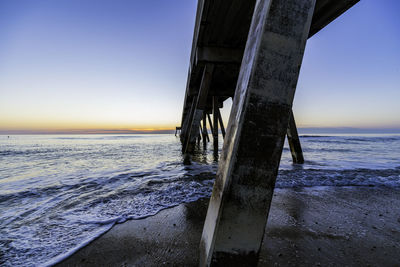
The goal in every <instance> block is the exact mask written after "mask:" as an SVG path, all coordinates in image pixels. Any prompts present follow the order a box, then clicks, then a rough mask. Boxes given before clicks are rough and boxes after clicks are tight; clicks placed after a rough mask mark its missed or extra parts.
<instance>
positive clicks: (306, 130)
mask: <svg viewBox="0 0 400 267" xmlns="http://www.w3.org/2000/svg"><path fill="white" fill-rule="evenodd" d="M298 132H299V134H300V135H302V134H400V127H399V128H353V127H299V128H298ZM174 133H175V130H174V129H169V130H103V129H90V130H51V131H49V130H0V135H36V134H38V135H40V134H174Z"/></svg>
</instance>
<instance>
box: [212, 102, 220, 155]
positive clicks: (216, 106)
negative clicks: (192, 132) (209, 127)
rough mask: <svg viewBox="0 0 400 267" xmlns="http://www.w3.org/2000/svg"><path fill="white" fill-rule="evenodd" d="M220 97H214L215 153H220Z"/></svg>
mask: <svg viewBox="0 0 400 267" xmlns="http://www.w3.org/2000/svg"><path fill="white" fill-rule="evenodd" d="M218 109H219V108H218V97H217V96H214V97H213V126H214V127H213V144H214V154H215V155H218V111H219V110H218Z"/></svg>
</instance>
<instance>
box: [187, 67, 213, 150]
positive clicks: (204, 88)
mask: <svg viewBox="0 0 400 267" xmlns="http://www.w3.org/2000/svg"><path fill="white" fill-rule="evenodd" d="M213 71H214V65H213V64H206V65H205V67H204V71H203V76H202V79H201V83H200V89H199V95H198V96H197V103H196V104H195V107H194V112H193V115H192V119H191V120H190V121H189V124H188V131H187V136H186V140H185V142H184V144H183V148H182V151H183V152H184V153H186V152H188V151H191V150H192V146H193V144H195V143H196V138H197V136H198V135H199V134H200V133H199V126H200V122H201V119H202V118H203V113H204V110H205V107H206V103H207V96H208V90H209V88H210V83H211V78H212V74H213Z"/></svg>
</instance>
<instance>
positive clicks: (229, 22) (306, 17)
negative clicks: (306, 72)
mask: <svg viewBox="0 0 400 267" xmlns="http://www.w3.org/2000/svg"><path fill="white" fill-rule="evenodd" d="M357 2H358V0H339V1H338V0H257V1H255V0H219V1H213V0H199V2H198V7H197V15H196V23H195V29H194V37H193V45H192V52H191V57H190V67H189V73H188V79H187V86H186V94H185V101H184V106H183V112H182V121H181V128H180V130H181V133H180V138H181V141H182V151H183V153H185V154H187V153H190V152H191V151H192V150H193V148H194V144H195V142H196V140H197V139H198V138H199V137H200V136H202V138H203V142H204V144H205V143H206V142H207V140H208V139H207V138H208V130H207V119H208V121H209V127H210V128H211V132H212V136H213V141H214V151H218V133H219V130H221V132H222V134H223V136H224V137H225V128H224V126H223V123H222V118H221V115H220V112H219V109H220V108H222V106H223V102H224V101H225V100H226V99H228V98H232V99H233V106H232V111H231V115H230V119H229V122H228V126H227V131H226V137H225V138H224V145H223V149H222V153H221V157H220V161H219V167H218V172H217V177H216V181H215V184H214V189H213V193H212V197H211V200H210V204H209V208H208V213H207V218H206V222H205V226H204V230H203V236H202V241H201V245H200V254H201V256H200V264H201V265H202V266H210V265H212V266H232V264H233V265H234V266H237V265H244V266H249V265H252V263H253V265H255V264H256V263H257V259H258V254H259V248H260V245H261V242H262V237H263V236H264V229H265V224H266V221H267V218H268V210H269V207H270V203H271V197H272V194H273V190H274V185H275V179H276V175H277V171H278V167H279V161H280V157H281V153H282V148H283V143H284V140H285V137H286V136H287V137H288V141H289V145H290V148H291V151H292V157H293V161H294V162H295V163H302V162H303V161H304V159H303V155H302V152H301V146H300V141H299V138H298V134H297V129H296V124H295V120H294V115H293V112H292V103H293V98H294V93H295V89H296V84H297V80H298V75H299V71H300V67H301V62H302V58H303V54H304V49H305V45H306V42H307V39H308V38H310V37H312V36H313V35H314V34H316V33H317V32H318V31H320V30H321V29H322V28H324V27H325V26H326V25H328V24H329V23H330V22H331V21H333V20H334V19H336V18H337V17H338V16H340V15H341V14H342V13H344V12H345V11H346V10H348V9H349V8H351V7H352V6H353V5H354V4H356V3H357ZM210 114H212V118H213V120H211V116H210Z"/></svg>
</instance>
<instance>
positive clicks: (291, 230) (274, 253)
mask: <svg viewBox="0 0 400 267" xmlns="http://www.w3.org/2000/svg"><path fill="white" fill-rule="evenodd" d="M207 204H208V200H207V199H201V200H198V201H196V202H192V203H187V204H181V205H179V206H176V207H174V208H170V209H166V210H163V211H161V212H159V213H158V214H157V215H155V216H151V217H148V218H146V219H142V220H131V221H127V222H125V223H123V224H119V225H116V226H114V227H113V228H112V229H111V230H110V231H109V232H107V233H106V234H104V235H103V236H101V237H100V238H98V239H96V240H95V241H94V242H92V243H91V244H89V245H88V246H86V247H84V248H83V249H81V250H79V251H78V252H77V253H75V254H74V255H72V256H71V257H70V258H68V259H66V260H64V261H63V262H61V263H59V264H58V265H57V266H160V265H167V266H197V261H198V246H199V242H200V238H201V232H202V227H203V221H204V218H205V214H206V209H207ZM399 207H400V189H398V188H388V187H314V188H294V189H293V188H292V189H276V190H275V194H274V198H273V201H272V206H271V212H270V215H269V219H268V224H267V227H266V231H265V236H264V243H263V245H262V250H261V254H260V259H259V264H258V266H338V265H345V266H399V265H400V254H399V251H400V208H399Z"/></svg>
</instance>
